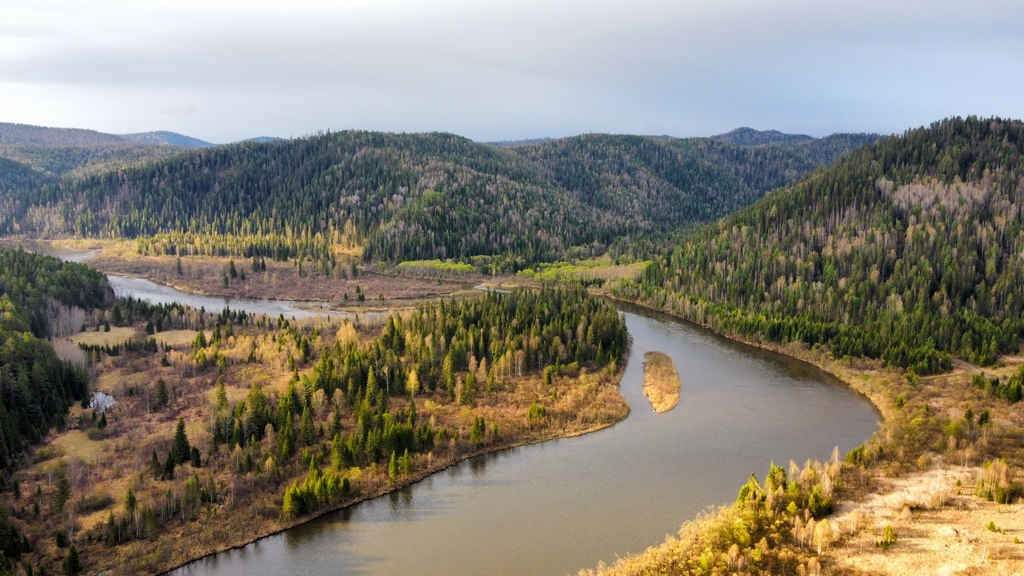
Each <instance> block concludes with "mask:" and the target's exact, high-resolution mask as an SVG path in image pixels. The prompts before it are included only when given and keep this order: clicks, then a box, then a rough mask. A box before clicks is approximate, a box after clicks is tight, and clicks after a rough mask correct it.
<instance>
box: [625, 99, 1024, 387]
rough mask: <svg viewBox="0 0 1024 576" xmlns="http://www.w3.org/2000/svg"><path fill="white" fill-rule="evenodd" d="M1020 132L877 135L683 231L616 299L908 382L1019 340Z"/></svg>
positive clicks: (958, 129)
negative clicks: (857, 362)
mask: <svg viewBox="0 0 1024 576" xmlns="http://www.w3.org/2000/svg"><path fill="white" fill-rule="evenodd" d="M1022 184H1024V125H1022V123H1021V122H1019V121H1006V120H1000V119H992V120H989V119H978V118H973V117H972V118H968V119H960V118H954V119H949V120H944V121H942V122H938V123H935V124H932V125H931V126H930V127H928V128H921V129H917V130H911V131H908V132H906V133H905V134H903V135H902V136H896V137H889V138H884V139H882V140H879V141H878V142H877V143H875V144H873V145H871V146H869V147H865V148H861V149H859V150H856V151H854V152H853V153H851V154H849V155H847V156H845V157H843V158H841V159H840V160H839V161H838V162H837V163H836V164H835V165H834V166H832V167H831V168H829V169H827V170H824V171H820V172H817V173H815V174H813V175H811V176H810V177H808V178H806V179H805V180H803V181H801V182H799V183H797V184H794V185H793V186H791V187H789V188H787V189H785V190H782V191H779V192H776V193H773V194H771V195H769V196H767V197H765V198H764V199H762V200H761V201H759V202H757V203H755V204H753V205H752V206H750V207H748V208H746V209H744V210H742V211H741V212H739V213H737V214H735V215H733V216H730V217H728V218H725V219H723V220H721V221H720V222H718V223H717V224H716V225H712V226H710V227H708V228H706V229H703V230H700V231H697V232H694V233H692V234H690V235H688V236H686V237H685V238H684V239H683V240H682V241H681V242H680V243H679V245H678V246H676V247H675V249H674V250H672V251H671V253H668V254H664V255H663V256H662V257H660V258H658V259H657V260H656V262H655V263H654V264H653V265H652V266H650V267H649V268H648V269H647V271H646V272H645V274H644V276H643V278H642V280H641V281H640V282H639V283H630V282H627V283H626V284H624V285H623V286H622V287H621V288H620V289H618V294H619V295H620V296H624V297H627V298H636V299H639V300H642V301H645V302H648V303H651V304H653V305H655V306H658V307H664V308H665V309H668V310H671V311H673V312H675V313H677V314H680V315H682V316H685V317H687V318H690V319H692V320H694V321H697V322H700V323H704V324H707V325H710V326H712V327H713V328H714V329H716V330H721V331H723V332H726V333H732V334H738V335H741V336H744V337H747V338H752V339H756V340H763V341H770V342H789V341H802V342H805V343H807V344H809V345H815V344H820V345H826V346H828V347H830V348H831V350H832V352H833V353H834V354H835V355H836V356H837V357H840V356H844V355H850V356H861V355H863V356H867V357H871V358H884V359H885V360H886V362H888V363H890V364H893V365H897V366H903V367H909V368H911V369H912V370H914V371H915V372H917V373H918V374H928V373H933V372H937V371H941V370H944V369H948V368H949V366H950V362H951V355H955V356H959V357H962V358H964V359H966V360H969V361H971V362H977V363H980V364H988V363H991V362H992V361H993V360H994V359H995V358H996V357H997V356H999V355H1000V354H1003V353H1008V352H1013V351H1016V350H1018V348H1019V346H1020V342H1021V337H1022V336H1024V315H1022V314H1024V297H1022V296H1021V286H1024V256H1022V252H1024V227H1022V220H1024V186H1022Z"/></svg>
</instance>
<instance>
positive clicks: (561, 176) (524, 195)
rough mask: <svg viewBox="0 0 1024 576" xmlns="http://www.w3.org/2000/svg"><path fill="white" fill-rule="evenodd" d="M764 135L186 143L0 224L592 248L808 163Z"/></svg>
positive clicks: (511, 248) (169, 241)
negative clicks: (505, 143)
mask: <svg viewBox="0 0 1024 576" xmlns="http://www.w3.org/2000/svg"><path fill="white" fill-rule="evenodd" d="M815 165H816V162H815V161H811V160H808V159H807V158H805V157H803V156H801V155H799V154H794V153H793V152H790V151H786V150H782V149H779V148H774V147H754V148H748V147H740V146H735V145H731V144H726V143H722V142H717V141H713V140H709V139H689V140H679V139H672V138H650V137H634V136H606V135H586V136H579V137H575V138H566V139H561V140H556V141H550V142H542V143H538V144H532V145H525V146H517V147H512V148H508V147H495V146H489V145H484V144H478V143H474V142H472V141H470V140H467V139H465V138H460V137H457V136H453V135H449V134H401V135H398V134H384V133H371V132H357V131H348V132H341V133H334V134H321V135H317V136H312V137H308V138H302V139H296V140H290V141H280V142H269V143H256V142H246V143H239V144H236V145H232V146H222V147H217V148H213V149H204V150H198V151H194V152H191V153H188V154H181V155H177V156H174V157H172V158H168V159H165V160H162V161H160V162H155V163H149V164H144V165H136V166H132V167H128V168H125V169H122V170H117V171H109V172H105V173H102V174H94V175H90V176H86V177H83V178H79V179H75V180H72V181H64V182H61V183H55V184H51V185H48V186H45V187H43V188H42V189H39V190H32V191H30V192H22V193H20V194H14V195H11V196H9V198H8V199H7V200H6V201H5V202H4V203H3V204H2V205H0V233H2V234H28V235H34V236H58V235H77V236H88V237H127V238H135V237H154V236H156V237H157V238H155V239H154V240H152V241H148V240H147V241H146V242H145V243H144V244H145V250H147V251H151V252H152V253H171V254H194V253H201V254H216V255H222V256H224V255H232V256H242V257H247V258H248V257H251V256H253V255H259V256H264V257H274V258H278V259H283V258H294V257H300V258H303V259H309V260H312V261H314V262H315V265H313V266H311V268H312V269H315V270H323V271H329V270H330V268H331V267H332V265H333V247H334V246H337V245H352V244H355V243H359V244H363V245H364V246H365V251H364V258H365V259H366V260H369V261H379V260H383V261H389V262H398V261H403V260H430V259H435V258H436V259H442V260H443V259H448V258H455V259H459V260H463V261H469V260H471V259H473V258H474V257H484V258H483V259H482V260H481V259H477V260H476V263H477V264H479V265H481V266H482V267H486V266H488V265H489V266H490V267H491V269H494V268H497V269H503V270H515V269H518V268H521V267H523V266H526V265H528V264H530V263H533V262H538V261H545V260H555V259H560V258H567V257H572V256H589V255H591V254H592V253H600V252H602V251H603V250H604V249H605V248H606V246H607V245H608V244H610V243H611V242H613V241H614V240H615V239H617V238H620V237H622V236H624V235H633V234H647V233H658V232H667V231H670V230H674V229H677V228H679V227H684V226H687V225H691V224H697V223H704V222H708V221H711V220H714V219H716V218H719V217H721V216H723V215H725V214H727V213H729V212H731V211H734V210H736V209H738V208H741V207H743V206H745V205H748V204H749V203H750V202H753V201H754V200H756V199H758V198H760V197H761V196H762V195H763V194H764V193H765V192H767V191H768V190H771V189H773V188H776V187H779V186H782V185H784V184H786V183H788V182H792V181H794V180H795V179H797V178H799V177H800V176H802V175H804V174H806V173H807V172H808V171H810V170H812V169H813V168H814V167H815Z"/></svg>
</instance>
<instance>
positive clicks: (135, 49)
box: [0, 0, 1024, 143]
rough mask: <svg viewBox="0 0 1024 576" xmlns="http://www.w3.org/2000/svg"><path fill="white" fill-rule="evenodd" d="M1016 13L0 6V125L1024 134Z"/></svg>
mask: <svg viewBox="0 0 1024 576" xmlns="http://www.w3.org/2000/svg"><path fill="white" fill-rule="evenodd" d="M1022 96H1024V2H1021V1H1020V0H1014V1H1001V0H993V1H988V0H974V1H972V2H966V1H964V0H956V1H946V0H926V1H918V0H856V1H847V0H813V1H809V0H783V1H764V0H762V1H739V0H676V1H661V0H632V1H630V2H624V1H620V2H609V1H604V0H434V1H425V0H334V1H314V0H288V1H284V0H276V1H273V2H270V1H264V0H248V1H245V2H226V1H225V2H218V1H215V0H202V1H198V0H152V1H144V0H130V1H129V0H124V1H122V0H107V1H100V0H53V1H51V0H0V121H4V122H18V123H24V124H37V125H44V126H59V127H75V128H91V129H95V130H100V131H103V132H113V133H128V132H144V131H151V130H171V131H174V132H180V133H184V134H188V135H190V136H194V137H197V138H202V139H204V140H207V141H211V142H216V143H222V142H231V141H236V140H240V139H243V138H249V137H255V136H279V137H293V136H302V135H305V134H310V133H314V132H316V131H319V130H342V129H349V128H358V129H368V130H386V131H395V132H422V131H445V132H454V133H456V134H461V135H463V136H467V137H469V138H472V139H474V140H481V141H493V140H516V139H525V138H539V137H559V136H568V135H573V134H580V133H585V132H610V133H630V134H667V135H672V136H707V135H712V134H718V133H722V132H726V131H729V130H731V129H733V128H736V127H739V126H750V127H754V128H758V129H778V130H782V131H784V132H791V133H805V134H810V135H813V136H824V135H827V134H830V133H833V132H879V133H894V132H902V131H903V130H905V129H907V128H911V127H916V126H921V125H926V124H928V123H930V122H932V121H936V120H939V119H942V118H945V117H948V116H953V115H960V116H965V115H969V114H974V115H980V116H992V115H997V116H1003V117H1011V118H1024V97H1022Z"/></svg>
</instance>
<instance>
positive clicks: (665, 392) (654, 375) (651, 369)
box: [644, 352, 682, 414]
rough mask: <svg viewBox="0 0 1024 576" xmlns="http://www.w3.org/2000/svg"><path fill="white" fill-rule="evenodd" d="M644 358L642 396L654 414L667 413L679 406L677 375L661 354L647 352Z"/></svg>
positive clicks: (669, 361)
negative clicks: (649, 402)
mask: <svg viewBox="0 0 1024 576" xmlns="http://www.w3.org/2000/svg"><path fill="white" fill-rule="evenodd" d="M644 358H645V359H646V362H644V396H647V399H648V400H650V401H651V408H654V411H655V412H657V413H659V414H660V413H662V412H668V411H669V410H671V409H673V408H675V407H676V404H679V388H680V387H681V386H682V384H681V383H680V382H679V373H678V372H676V367H675V365H674V364H673V363H672V359H671V358H669V357H668V356H666V355H665V354H664V353H663V352H648V353H646V354H644Z"/></svg>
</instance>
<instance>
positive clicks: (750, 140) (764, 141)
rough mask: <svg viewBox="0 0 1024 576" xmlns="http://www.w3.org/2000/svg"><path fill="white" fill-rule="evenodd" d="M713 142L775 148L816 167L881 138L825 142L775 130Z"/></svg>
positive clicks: (844, 136)
mask: <svg viewBox="0 0 1024 576" xmlns="http://www.w3.org/2000/svg"><path fill="white" fill-rule="evenodd" d="M711 138H712V139H714V140H720V141H722V142H728V143H730V144H736V145H739V146H775V147H778V148H783V149H785V150H789V151H790V152H793V153H795V154H799V155H800V156H803V157H804V158H806V159H808V160H810V161H812V162H814V163H816V164H824V165H826V166H827V165H830V164H832V163H833V162H835V161H836V159H837V158H839V156H840V155H842V154H844V153H846V152H849V151H850V150H854V149H856V148H859V147H861V146H864V145H867V144H871V143H873V142H874V141H876V140H878V139H879V138H881V136H880V135H878V134H865V133H837V134H832V135H830V136H825V137H824V138H814V137H811V136H808V135H806V134H783V133H782V132H779V131H778V130H763V131H762V130H754V129H753V128H737V129H735V130H733V131H732V132H726V133H725V134H719V135H718V136H712V137H711Z"/></svg>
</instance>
